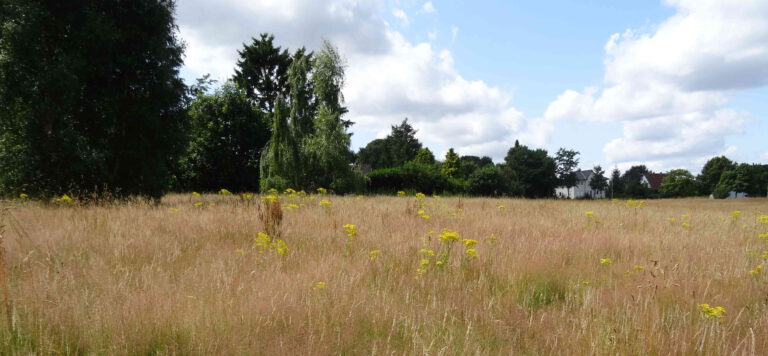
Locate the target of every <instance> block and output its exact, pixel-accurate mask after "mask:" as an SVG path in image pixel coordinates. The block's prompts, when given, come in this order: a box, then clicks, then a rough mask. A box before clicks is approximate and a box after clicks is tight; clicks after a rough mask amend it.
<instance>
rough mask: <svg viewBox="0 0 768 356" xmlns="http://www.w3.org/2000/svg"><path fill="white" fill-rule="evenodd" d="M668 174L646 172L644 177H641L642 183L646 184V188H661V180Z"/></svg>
mask: <svg viewBox="0 0 768 356" xmlns="http://www.w3.org/2000/svg"><path fill="white" fill-rule="evenodd" d="M666 176H667V175H666V174H664V173H645V174H643V177H642V178H640V184H642V185H644V186H645V187H646V188H651V189H659V188H661V182H663V181H664V177H666Z"/></svg>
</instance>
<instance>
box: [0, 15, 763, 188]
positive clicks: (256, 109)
mask: <svg viewBox="0 0 768 356" xmlns="http://www.w3.org/2000/svg"><path fill="white" fill-rule="evenodd" d="M183 51H184V46H183V44H182V43H181V41H180V40H179V38H178V37H177V27H176V25H175V23H174V2H173V1H172V0H135V1H131V2H130V3H129V4H124V3H118V2H114V1H98V2H93V1H86V0H73V1H64V2H62V1H54V0H38V1H27V0H5V1H3V2H0V195H15V194H19V193H25V194H29V195H33V196H35V195H36V196H41V197H46V196H52V195H56V194H61V193H62V192H69V193H97V195H98V193H108V194H111V195H118V196H127V195H144V196H151V197H159V196H161V195H162V194H163V193H164V192H166V191H168V190H198V191H215V190H219V189H220V188H227V189H231V190H236V191H245V190H248V191H255V190H267V189H269V188H277V189H284V188H288V187H291V188H294V189H304V190H313V189H315V188H318V187H325V188H330V189H333V190H334V191H336V192H338V193H346V192H353V191H362V190H365V189H366V188H367V189H368V190H370V191H374V192H394V191H397V190H402V189H413V190H418V191H422V192H425V193H445V192H447V193H455V194H474V195H490V196H500V195H510V196H525V197H550V196H552V195H553V192H554V190H555V187H558V186H565V187H572V186H574V185H575V183H576V174H575V169H576V167H578V164H579V160H578V154H579V153H578V152H576V151H573V150H568V149H560V150H558V151H557V152H556V154H555V155H554V156H550V155H549V154H548V152H547V151H546V150H543V149H532V148H529V147H527V146H524V145H520V144H519V143H517V142H516V143H515V145H514V146H513V147H511V148H510V149H509V151H508V152H507V155H506V157H505V159H504V162H503V163H499V164H495V163H494V162H493V161H492V160H491V159H490V158H489V157H477V156H461V155H459V154H458V153H457V152H455V151H454V150H453V149H450V150H449V151H448V153H447V154H446V156H445V157H444V159H443V160H437V159H435V156H434V154H433V153H432V152H431V151H430V150H429V148H426V147H424V146H423V145H422V144H421V143H420V142H419V141H418V139H416V137H415V134H416V131H415V130H414V128H413V127H412V126H411V125H410V124H409V123H408V120H407V119H406V120H404V121H403V122H402V123H401V124H399V125H395V126H393V127H392V131H391V133H390V134H389V135H388V136H387V137H386V138H384V139H378V140H374V141H372V142H371V143H369V144H368V145H367V146H365V147H363V148H362V149H360V151H359V152H358V153H357V154H355V153H354V152H352V151H351V150H350V136H351V134H350V133H349V132H348V129H349V127H350V126H351V125H352V122H350V121H348V120H346V119H345V118H344V115H345V114H346V113H347V109H346V107H344V98H343V95H342V87H343V85H344V69H345V65H344V61H343V59H342V57H341V55H340V54H339V53H338V51H337V50H336V49H335V48H334V47H333V46H332V45H331V44H330V43H328V42H323V45H322V47H321V48H320V49H319V50H318V52H317V53H313V52H309V51H307V50H306V49H304V48H299V49H297V50H295V51H293V52H290V51H289V50H287V49H283V48H281V47H279V46H276V45H275V44H274V38H273V37H272V36H270V35H267V34H262V35H260V36H259V38H253V39H252V41H251V42H250V43H248V44H244V45H243V48H242V49H241V50H240V51H238V55H239V58H238V62H237V65H236V68H235V74H234V75H233V76H232V77H231V78H230V79H228V80H226V81H225V82H224V83H215V82H214V81H211V80H210V79H209V78H208V77H204V78H201V79H199V80H198V81H197V83H196V84H194V85H192V86H190V87H187V86H186V85H185V84H184V83H183V81H182V80H181V79H180V78H179V68H180V66H181V65H182V58H183ZM355 163H356V165H355ZM356 167H357V168H356ZM361 167H370V168H371V169H372V170H373V171H372V172H369V173H367V174H366V175H363V174H362V173H361V169H359V168H361ZM594 170H595V176H596V178H595V179H593V180H592V189H594V190H606V189H608V190H609V191H610V192H611V194H612V195H613V196H616V197H649V196H652V195H653V194H660V195H663V196H690V195H697V194H698V195H706V194H710V193H714V195H716V196H718V197H720V196H723V195H727V193H728V192H730V191H743V192H747V193H749V194H750V195H764V194H765V187H766V181H768V169H766V165H747V164H736V163H734V162H732V161H730V160H728V159H727V158H725V157H717V158H714V159H712V160H710V161H709V162H708V163H707V164H706V165H705V167H704V169H703V171H702V174H701V175H700V176H698V177H693V175H691V174H690V172H687V171H684V170H674V171H671V172H669V174H668V175H667V178H666V179H665V181H664V185H663V187H662V189H661V191H660V192H653V191H650V190H648V188H647V187H645V186H643V185H642V184H640V180H641V178H642V175H643V174H644V173H647V172H648V170H647V169H646V167H645V166H635V167H631V168H630V169H629V170H627V171H626V172H624V173H623V174H622V173H621V172H619V171H618V170H614V171H613V172H612V175H611V179H610V180H608V179H607V178H606V177H605V176H604V172H603V170H602V168H601V167H595V169H594ZM81 195H82V194H81Z"/></svg>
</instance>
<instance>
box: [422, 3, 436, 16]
mask: <svg viewBox="0 0 768 356" xmlns="http://www.w3.org/2000/svg"><path fill="white" fill-rule="evenodd" d="M421 9H422V10H424V12H426V13H428V14H431V13H433V12H435V11H437V9H435V5H432V2H431V1H427V2H425V3H424V5H423V6H422V7H421Z"/></svg>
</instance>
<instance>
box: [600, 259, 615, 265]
mask: <svg viewBox="0 0 768 356" xmlns="http://www.w3.org/2000/svg"><path fill="white" fill-rule="evenodd" d="M611 263H613V260H611V259H610V258H601V259H600V264H601V265H609V264H611Z"/></svg>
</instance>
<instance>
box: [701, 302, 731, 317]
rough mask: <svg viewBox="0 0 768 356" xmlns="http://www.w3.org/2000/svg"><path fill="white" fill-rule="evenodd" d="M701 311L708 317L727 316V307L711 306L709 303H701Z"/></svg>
mask: <svg viewBox="0 0 768 356" xmlns="http://www.w3.org/2000/svg"><path fill="white" fill-rule="evenodd" d="M699 311H700V312H701V314H702V315H703V316H704V317H705V318H708V319H717V318H722V317H723V316H725V308H723V307H711V306H709V304H699Z"/></svg>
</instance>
